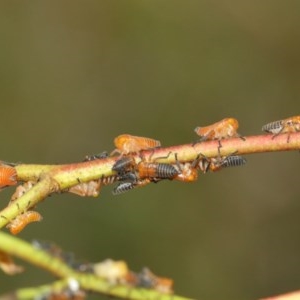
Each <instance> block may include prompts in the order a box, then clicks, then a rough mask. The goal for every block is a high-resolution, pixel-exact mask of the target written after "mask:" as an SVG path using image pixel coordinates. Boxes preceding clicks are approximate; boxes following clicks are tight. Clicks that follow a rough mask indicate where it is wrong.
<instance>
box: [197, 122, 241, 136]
mask: <svg viewBox="0 0 300 300" xmlns="http://www.w3.org/2000/svg"><path fill="white" fill-rule="evenodd" d="M238 127H239V122H238V120H237V119H234V118H225V119H223V120H221V121H219V122H216V123H214V124H212V125H208V126H205V127H196V128H195V132H196V134H197V135H199V136H200V141H206V140H221V139H225V138H230V137H241V136H240V135H239V134H238V133H237V129H238Z"/></svg>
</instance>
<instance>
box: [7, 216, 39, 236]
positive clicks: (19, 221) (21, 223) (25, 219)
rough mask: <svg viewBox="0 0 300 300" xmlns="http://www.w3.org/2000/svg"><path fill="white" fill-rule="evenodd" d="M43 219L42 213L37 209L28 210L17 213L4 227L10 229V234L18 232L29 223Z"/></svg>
mask: <svg viewBox="0 0 300 300" xmlns="http://www.w3.org/2000/svg"><path fill="white" fill-rule="evenodd" d="M42 219H43V217H42V215H41V214H40V213H38V212H37V211H33V210H28V211H26V212H24V213H22V214H20V215H18V216H17V217H16V218H15V219H14V220H12V221H11V222H10V223H9V224H8V225H7V226H6V228H8V229H9V230H10V232H11V233H12V234H18V233H19V232H21V231H22V230H23V229H24V228H25V227H26V226H27V225H28V224H29V223H32V222H39V221H41V220H42Z"/></svg>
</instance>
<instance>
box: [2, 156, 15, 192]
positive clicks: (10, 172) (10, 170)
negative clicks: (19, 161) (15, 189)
mask: <svg viewBox="0 0 300 300" xmlns="http://www.w3.org/2000/svg"><path fill="white" fill-rule="evenodd" d="M17 183H18V181H17V171H16V169H15V168H14V167H13V166H9V165H6V164H4V163H1V162H0V189H2V188H5V187H7V186H10V185H16V184H17Z"/></svg>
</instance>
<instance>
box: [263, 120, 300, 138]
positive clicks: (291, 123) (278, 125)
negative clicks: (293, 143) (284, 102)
mask: <svg viewBox="0 0 300 300" xmlns="http://www.w3.org/2000/svg"><path fill="white" fill-rule="evenodd" d="M262 131H266V132H269V133H273V134H274V135H273V137H272V139H274V138H275V137H276V136H277V135H279V134H281V133H288V134H289V135H288V138H287V142H289V141H290V133H292V132H299V131H300V116H294V117H290V118H287V119H284V120H278V121H274V122H271V123H268V124H265V125H264V126H263V127H262Z"/></svg>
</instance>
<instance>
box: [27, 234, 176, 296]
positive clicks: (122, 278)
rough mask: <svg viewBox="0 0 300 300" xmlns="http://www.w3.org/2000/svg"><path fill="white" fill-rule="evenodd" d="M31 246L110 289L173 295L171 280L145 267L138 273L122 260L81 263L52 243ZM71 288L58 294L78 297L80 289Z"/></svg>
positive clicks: (37, 243) (40, 242)
mask: <svg viewBox="0 0 300 300" xmlns="http://www.w3.org/2000/svg"><path fill="white" fill-rule="evenodd" d="M32 244H33V246H34V247H35V248H37V249H41V250H44V251H46V252H47V253H48V254H50V255H51V256H52V257H55V258H57V259H60V260H61V261H63V262H64V263H66V264H67V265H68V266H69V267H71V268H72V269H73V270H75V271H77V272H81V273H87V274H93V275H95V276H96V277H100V278H102V279H104V280H106V281H107V282H108V283H109V285H110V286H111V287H113V286H116V285H118V284H123V285H127V286H128V287H138V288H145V289H152V290H156V291H159V292H160V293H164V294H172V293H173V280H172V279H170V278H167V277H160V276H157V275H155V274H154V273H153V272H152V271H150V269H149V268H147V267H145V268H142V270H141V271H139V272H134V271H132V270H130V269H129V267H128V265H127V263H126V262H125V261H123V260H112V259H105V260H103V261H101V262H97V263H90V262H82V261H78V260H77V259H76V258H75V256H74V254H73V253H71V252H65V251H63V250H62V249H61V248H60V247H59V246H57V245H56V244H54V243H52V242H47V241H38V240H34V241H33V242H32ZM72 286H73V288H72V289H70V288H68V289H64V290H63V291H62V292H60V293H59V294H61V295H64V296H66V295H69V294H71V293H75V292H76V294H77V295H78V294H79V291H80V287H79V286H77V288H76V289H75V288H74V286H75V285H74V284H73V285H72ZM45 299H48V298H45ZM50 299H52V298H50ZM72 299H73V298H72Z"/></svg>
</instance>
